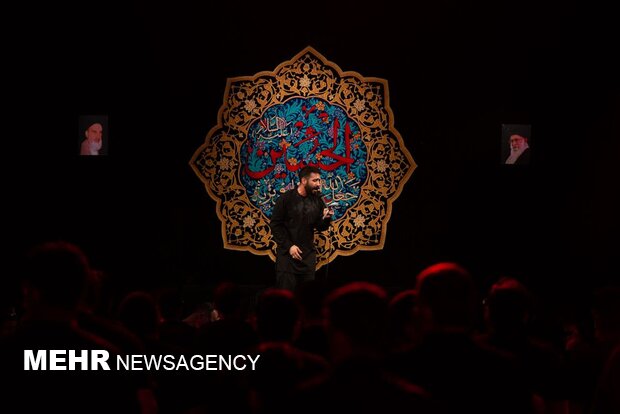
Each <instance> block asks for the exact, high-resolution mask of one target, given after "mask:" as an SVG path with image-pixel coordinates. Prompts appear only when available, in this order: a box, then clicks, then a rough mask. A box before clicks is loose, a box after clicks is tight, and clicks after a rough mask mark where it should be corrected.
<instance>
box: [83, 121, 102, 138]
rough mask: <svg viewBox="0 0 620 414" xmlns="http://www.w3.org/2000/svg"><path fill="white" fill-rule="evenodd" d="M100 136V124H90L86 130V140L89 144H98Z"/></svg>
mask: <svg viewBox="0 0 620 414" xmlns="http://www.w3.org/2000/svg"><path fill="white" fill-rule="evenodd" d="M102 135H103V127H102V126H101V124H92V125H91V126H89V127H88V129H87V130H86V139H87V140H88V141H89V142H96V143H100V142H101V137H102Z"/></svg>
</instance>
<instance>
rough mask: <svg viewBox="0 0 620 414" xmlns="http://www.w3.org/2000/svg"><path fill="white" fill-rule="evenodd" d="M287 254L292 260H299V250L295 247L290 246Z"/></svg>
mask: <svg viewBox="0 0 620 414" xmlns="http://www.w3.org/2000/svg"><path fill="white" fill-rule="evenodd" d="M288 252H289V254H290V255H291V257H292V258H293V259H296V260H301V253H302V251H301V249H300V248H299V247H297V246H295V245H292V246H291V248H290V249H288Z"/></svg>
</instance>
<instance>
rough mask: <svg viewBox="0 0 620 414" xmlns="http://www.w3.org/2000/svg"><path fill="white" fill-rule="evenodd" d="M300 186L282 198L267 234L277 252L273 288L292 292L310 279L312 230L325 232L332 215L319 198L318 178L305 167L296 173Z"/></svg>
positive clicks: (313, 170)
mask: <svg viewBox="0 0 620 414" xmlns="http://www.w3.org/2000/svg"><path fill="white" fill-rule="evenodd" d="M299 178H300V180H301V182H300V183H299V185H298V186H297V188H294V189H292V190H289V191H287V192H285V193H284V194H282V195H281V196H280V198H279V199H278V201H276V205H275V207H274V209H273V214H272V215H271V232H272V233H273V238H274V239H275V241H276V243H277V245H278V248H277V257H276V285H277V287H278V288H281V289H288V290H295V286H296V285H297V283H302V282H305V281H307V280H312V279H314V273H315V269H316V250H315V248H314V229H317V230H319V231H323V230H326V229H327V228H329V224H330V222H331V219H332V216H333V214H334V211H333V210H332V209H330V208H327V206H326V205H325V202H324V201H323V199H322V198H321V174H320V170H319V169H318V168H316V167H311V166H306V167H304V168H302V169H301V171H300V172H299Z"/></svg>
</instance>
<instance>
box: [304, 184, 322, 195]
mask: <svg viewBox="0 0 620 414" xmlns="http://www.w3.org/2000/svg"><path fill="white" fill-rule="evenodd" d="M304 188H305V190H306V194H308V195H314V196H318V195H319V194H321V187H314V186H312V185H311V184H310V183H306V185H304Z"/></svg>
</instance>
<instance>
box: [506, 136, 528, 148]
mask: <svg viewBox="0 0 620 414" xmlns="http://www.w3.org/2000/svg"><path fill="white" fill-rule="evenodd" d="M526 142H527V138H524V137H522V136H521V135H517V134H514V135H511V136H510V149H511V150H513V151H519V150H520V149H521V148H523V145H524V144H525V143H526Z"/></svg>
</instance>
